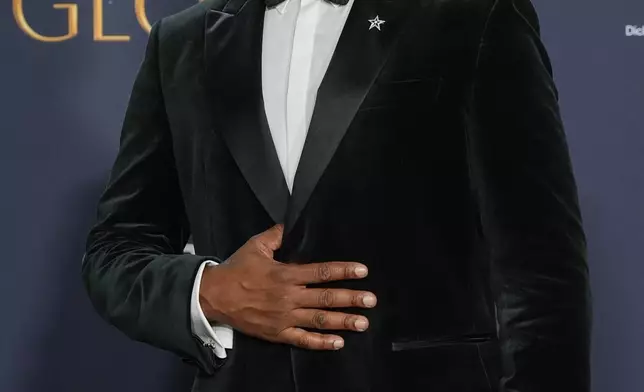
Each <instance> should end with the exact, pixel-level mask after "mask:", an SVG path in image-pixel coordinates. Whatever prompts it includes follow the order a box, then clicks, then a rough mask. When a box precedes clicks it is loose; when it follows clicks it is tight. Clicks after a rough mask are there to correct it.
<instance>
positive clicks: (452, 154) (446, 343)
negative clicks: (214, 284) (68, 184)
mask: <svg viewBox="0 0 644 392" xmlns="http://www.w3.org/2000/svg"><path fill="white" fill-rule="evenodd" d="M264 11H265V4H264V2H263V0H228V1H223V0H205V1H203V2H202V3H200V4H198V5H195V6H193V7H191V8H189V9H187V10H185V11H183V12H181V13H179V14H177V15H173V16H170V17H167V18H164V19H163V20H162V21H160V22H159V23H157V24H155V25H154V27H153V29H152V32H151V35H150V41H149V44H148V48H147V51H146V55H145V59H144V61H143V63H142V65H141V69H140V71H139V73H138V76H137V79H136V82H135V84H134V88H133V91H132V95H131V98H130V102H129V106H128V109H127V113H126V118H125V121H124V124H123V129H122V138H121V145H120V150H119V153H118V156H117V158H116V162H115V164H114V168H113V171H112V174H111V177H110V180H109V183H108V185H107V188H106V190H105V192H104V193H103V195H102V197H101V200H100V203H99V208H98V220H97V223H96V225H95V226H94V227H93V228H92V230H91V232H90V234H89V237H88V241H87V252H86V255H85V258H84V261H83V278H84V281H85V283H86V286H87V289H88V292H89V295H90V298H91V299H92V302H93V304H94V305H95V307H96V309H97V311H98V312H99V313H100V314H101V315H102V316H103V317H104V318H105V319H106V320H107V321H108V322H109V323H111V324H113V325H115V326H116V327H117V328H119V329H120V330H122V331H123V332H124V333H125V334H127V335H128V336H130V337H131V338H133V339H136V340H139V341H143V342H147V343H149V344H152V345H154V346H156V347H159V348H162V349H165V350H170V351H172V352H174V353H176V354H177V355H179V356H181V357H182V358H184V359H185V360H186V361H188V362H190V363H193V364H194V365H195V366H196V368H197V369H198V375H197V377H196V379H195V383H194V387H193V390H194V391H195V392H197V391H198V392H215V391H216V392H243V391H253V392H255V391H262V392H289V391H293V392H296V391H297V392H327V391H338V392H363V391H364V392H366V391H371V392H385V391H387V392H389V391H408V392H416V391H418V392H420V391H433V392H478V391H493V392H496V391H507V392H510V391H512V392H536V391H539V392H541V391H548V392H558V391H561V392H564V391H565V392H587V391H589V331H590V325H589V324H590V322H589V315H590V299H589V298H590V296H589V289H588V271H587V266H586V260H585V246H586V245H585V238H584V232H583V229H582V223H581V217H580V212H579V208H578V201H577V193H576V186H575V180H574V176H573V171H572V168H571V163H570V160H569V156H568V150H567V145H566V139H565V135H564V131H563V127H562V121H561V118H560V114H559V107H558V102H557V99H558V97H557V94H558V93H557V89H556V87H555V84H554V82H553V75H552V69H551V66H550V62H549V58H548V55H547V52H546V50H545V49H544V46H543V44H542V42H541V40H540V37H539V34H540V33H539V24H538V18H537V15H536V13H535V11H534V8H533V7H532V5H531V3H530V2H529V0H480V1H471V0H397V1H389V0H356V2H355V3H354V5H353V8H352V10H351V13H350V15H349V19H348V21H347V24H346V26H345V28H344V30H343V32H342V36H341V38H340V41H339V44H338V47H337V49H336V52H335V53H334V56H333V59H332V61H331V64H330V67H329V69H328V72H327V73H326V75H325V78H324V80H323V83H322V85H321V87H320V89H319V92H318V98H317V101H316V106H315V110H314V114H313V118H312V121H311V126H310V129H309V132H308V135H307V140H306V143H305V146H304V150H303V154H302V158H301V161H300V164H299V167H298V170H297V174H296V177H295V183H294V190H293V194H292V195H290V194H289V192H288V189H287V186H286V182H285V181H284V178H283V175H282V173H281V169H280V166H279V162H278V159H277V155H276V153H275V150H274V148H273V145H272V139H271V136H270V132H269V129H268V125H267V121H266V115H265V112H264V105H263V99H262V93H261V79H260V78H261V69H260V67H261V53H260V51H261V47H262V45H261V40H262V27H263V17H264ZM376 15H378V16H379V17H380V19H383V20H385V21H386V23H385V24H383V25H382V30H381V31H379V30H375V29H371V30H370V29H369V22H368V19H372V18H373V17H375V16H376ZM275 223H284V224H285V236H284V241H283V246H282V248H281V249H280V250H279V251H278V253H277V255H276V258H277V259H278V260H280V261H282V262H285V263H308V262H321V261H330V260H347V261H354V260H355V261H361V262H363V263H365V264H366V265H368V266H369V271H370V273H369V276H368V277H367V278H366V279H363V280H355V281H344V282H334V283H329V284H325V285H319V286H325V287H347V288H353V289H365V290H371V291H373V292H375V293H376V294H377V296H378V300H379V302H378V305H377V306H376V307H375V308H373V309H350V311H352V312H356V313H359V314H364V315H365V316H367V317H368V318H369V320H370V328H369V329H368V331H367V332H364V333H357V332H340V333H339V334H340V335H342V336H343V337H344V339H345V347H344V348H343V349H342V350H339V351H336V352H313V351H306V350H302V349H298V348H294V347H290V346H286V345H278V344H273V343H268V342H265V341H261V340H258V339H255V338H252V337H249V336H247V335H245V334H243V333H241V332H239V331H235V338H234V348H233V349H232V350H231V351H229V353H228V354H229V355H228V357H227V358H226V359H224V360H221V359H218V358H216V357H215V356H214V355H213V353H212V352H211V351H210V350H209V349H208V348H206V347H204V346H203V345H202V344H201V343H200V341H199V340H198V339H196V338H195V337H194V336H192V334H191V330H190V319H189V303H190V291H191V288H192V282H193V279H194V275H195V273H196V271H197V268H198V266H199V264H200V263H201V262H202V261H203V260H205V259H208V258H211V259H215V260H218V261H224V260H225V259H226V258H227V257H228V256H230V255H231V254H232V253H233V252H234V251H235V250H236V249H238V248H239V247H240V246H241V245H243V244H244V242H245V241H246V240H247V239H248V238H250V237H251V236H253V235H255V234H257V233H259V232H261V231H263V230H265V229H267V228H269V227H271V226H272V225H274V224H275ZM190 235H192V237H193V240H194V245H195V249H196V253H197V254H198V255H199V256H194V255H182V254H181V253H182V252H181V250H182V248H183V246H184V244H185V243H186V241H187V239H188V237H189V236H190Z"/></svg>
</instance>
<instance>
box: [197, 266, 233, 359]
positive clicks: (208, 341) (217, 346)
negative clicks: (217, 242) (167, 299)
mask: <svg viewBox="0 0 644 392" xmlns="http://www.w3.org/2000/svg"><path fill="white" fill-rule="evenodd" d="M210 265H218V263H216V262H214V261H211V260H208V261H205V262H203V263H202V264H201V266H200V267H199V270H198V271H197V275H196V276H195V282H194V285H193V288H192V298H191V300H190V319H191V326H192V332H193V333H194V334H195V335H197V336H198V337H199V339H201V341H202V342H203V344H204V346H206V347H209V348H211V349H212V350H213V351H214V353H215V355H216V356H217V357H218V358H226V349H232V348H233V330H232V328H231V327H230V326H228V325H225V324H219V323H212V324H210V322H209V321H208V320H207V319H206V316H205V315H204V313H203V310H202V309H201V305H200V303H199V290H200V288H201V276H202V275H203V271H204V269H205V268H206V266H210Z"/></svg>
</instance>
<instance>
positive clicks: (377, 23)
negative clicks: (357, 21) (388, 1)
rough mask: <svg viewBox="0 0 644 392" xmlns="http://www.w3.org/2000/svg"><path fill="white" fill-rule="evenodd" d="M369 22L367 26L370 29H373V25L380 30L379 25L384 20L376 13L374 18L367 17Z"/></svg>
mask: <svg viewBox="0 0 644 392" xmlns="http://www.w3.org/2000/svg"><path fill="white" fill-rule="evenodd" d="M369 23H371V26H369V30H371V29H373V28H374V27H375V28H377V29H378V31H381V30H380V25H381V24H383V23H385V21H384V20H382V19H380V18H379V17H378V15H376V17H375V18H373V19H369Z"/></svg>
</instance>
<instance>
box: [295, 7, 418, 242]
mask: <svg viewBox="0 0 644 392" xmlns="http://www.w3.org/2000/svg"><path fill="white" fill-rule="evenodd" d="M413 3H414V2H413V1H410V0H354V4H353V6H352V9H351V12H350V13H349V16H348V19H347V22H346V24H345V26H344V29H343V31H342V34H341V36H340V40H339V41H338V45H337V47H336V50H335V52H334V54H333V57H332V59H331V62H330V64H329V68H328V70H327V72H326V74H325V76H324V79H323V80H322V83H321V85H320V88H319V90H318V95H317V100H316V104H315V108H314V110H313V116H312V118H311V124H310V127H309V130H308V133H307V136H306V141H305V143H304V150H303V151H302V155H301V158H300V161H299V164H298V168H297V171H296V173H295V180H294V184H293V195H292V197H291V200H290V202H289V205H288V211H287V212H286V221H285V234H288V233H289V232H290V230H291V229H292V228H293V226H294V225H295V222H296V221H297V219H298V218H299V216H300V214H301V212H302V210H303V209H304V206H305V205H306V203H307V201H308V200H309V198H310V197H311V194H312V193H313V190H314V188H315V186H316V184H317V183H318V181H319V180H320V177H321V176H322V174H323V173H324V170H325V169H326V167H327V165H328V164H329V162H330V160H331V158H332V157H333V154H334V153H335V151H336V149H337V147H338V145H339V144H340V141H341V140H342V137H343V136H344V134H345V133H346V131H347V128H348V127H349V125H350V124H351V121H352V119H353V117H354V116H355V114H356V111H357V110H358V107H359V106H360V104H361V103H362V101H363V99H364V98H365V96H366V95H367V93H368V91H369V89H370V88H371V85H372V84H373V82H374V80H375V79H376V77H377V76H378V74H379V72H380V70H381V68H382V67H383V66H384V63H385V60H386V59H387V55H388V53H389V52H390V50H391V48H392V46H393V45H394V43H395V42H396V39H397V37H398V36H399V34H400V32H401V30H402V27H403V26H404V22H405V20H406V16H407V15H408V12H407V11H408V10H409V9H410V6H411V4H413ZM376 17H378V19H380V20H384V23H382V24H381V25H380V30H379V29H377V28H376V27H373V28H370V27H371V25H372V23H371V22H369V20H372V19H375V18H376Z"/></svg>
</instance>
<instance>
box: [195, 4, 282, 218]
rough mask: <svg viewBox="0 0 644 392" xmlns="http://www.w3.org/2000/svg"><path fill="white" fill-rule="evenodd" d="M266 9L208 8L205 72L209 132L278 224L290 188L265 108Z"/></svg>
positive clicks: (260, 6) (240, 6)
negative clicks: (223, 144) (211, 125)
mask: <svg viewBox="0 0 644 392" xmlns="http://www.w3.org/2000/svg"><path fill="white" fill-rule="evenodd" d="M222 3H223V2H222ZM264 12H265V5H264V2H263V1H260V0H229V1H228V2H227V3H226V4H225V5H224V4H222V5H220V6H214V7H213V9H208V10H207V11H206V17H205V37H204V45H205V48H204V67H205V70H204V71H205V75H206V83H207V90H208V93H207V94H208V96H209V104H210V106H209V109H211V110H212V114H211V115H212V118H213V119H214V124H215V125H214V129H213V131H214V132H217V133H218V134H220V135H221V136H222V138H223V139H224V140H225V142H226V144H227V146H228V149H229V150H230V152H231V154H232V156H233V158H234V160H235V162H236V163H237V166H238V167H239V169H240V171H241V173H242V174H243V176H244V178H245V179H246V181H247V182H248V184H249V186H250V188H251V189H252V190H253V192H254V193H255V195H256V196H257V199H258V200H259V201H260V203H261V204H262V205H263V206H264V208H265V209H266V211H267V212H268V214H269V215H270V217H271V218H272V219H273V221H274V222H276V223H279V222H283V221H284V217H285V215H286V209H287V204H288V199H289V191H288V187H287V185H286V181H285V179H284V175H283V172H282V168H281V166H280V163H279V158H278V157H277V152H276V150H275V147H274V144H273V139H272V137H271V133H270V130H269V127H268V121H267V119H266V113H265V110H264V100H263V95H262V81H261V59H262V56H261V50H262V36H263V26H264ZM220 92H221V93H220Z"/></svg>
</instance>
